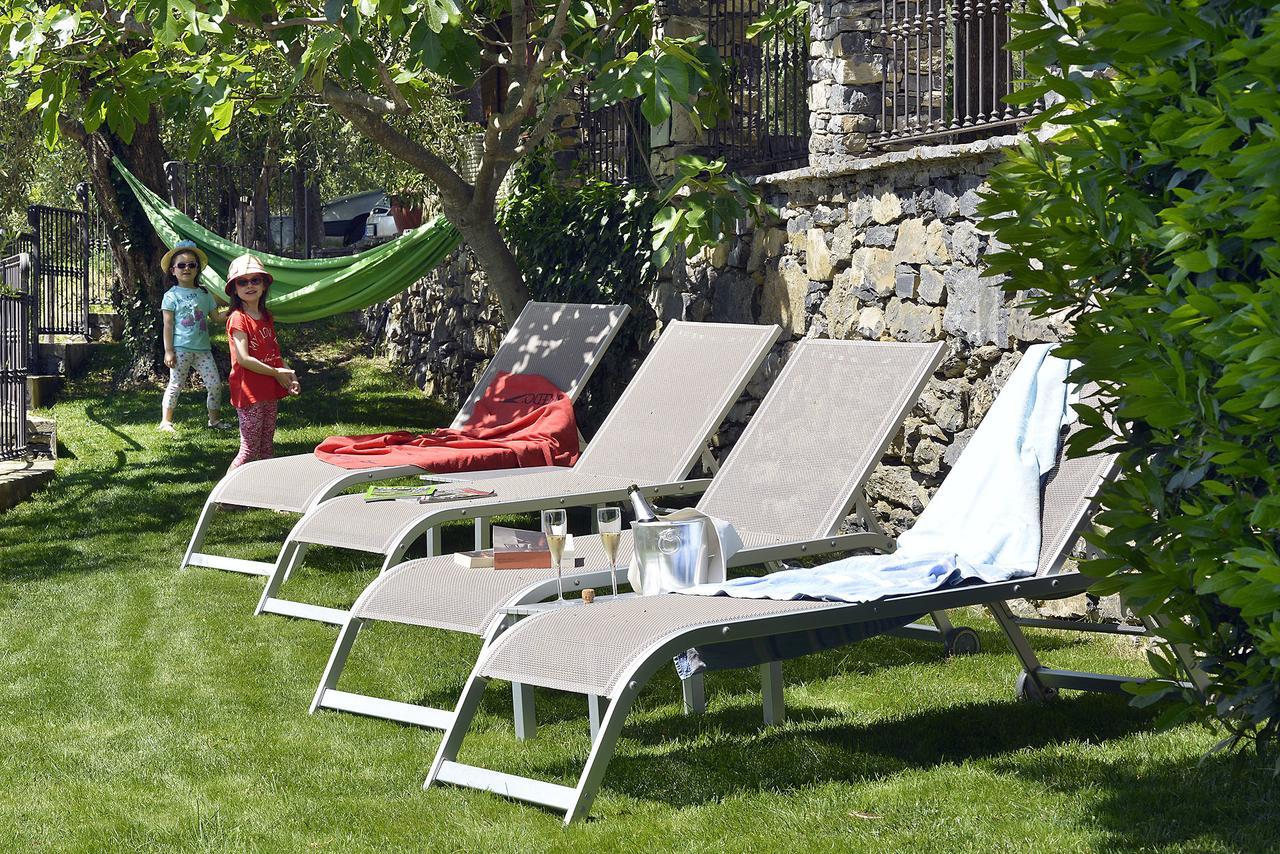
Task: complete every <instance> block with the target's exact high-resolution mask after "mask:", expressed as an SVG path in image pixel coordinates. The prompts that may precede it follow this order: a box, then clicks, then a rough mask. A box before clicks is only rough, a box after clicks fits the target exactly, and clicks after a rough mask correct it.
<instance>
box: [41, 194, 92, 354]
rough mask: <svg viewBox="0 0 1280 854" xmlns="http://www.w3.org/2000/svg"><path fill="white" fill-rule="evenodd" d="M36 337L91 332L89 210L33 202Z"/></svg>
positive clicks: (86, 333)
mask: <svg viewBox="0 0 1280 854" xmlns="http://www.w3.org/2000/svg"><path fill="white" fill-rule="evenodd" d="M27 220H28V221H29V222H30V223H31V234H32V238H33V239H34V242H35V254H34V256H33V257H32V259H31V263H32V271H33V282H34V287H33V288H32V291H33V294H34V296H35V325H36V334H37V335H88V334H89V226H88V216H87V215H86V214H85V212H84V211H73V210H69V209H67V208H51V207H46V206H44V205H31V206H30V207H29V208H27Z"/></svg>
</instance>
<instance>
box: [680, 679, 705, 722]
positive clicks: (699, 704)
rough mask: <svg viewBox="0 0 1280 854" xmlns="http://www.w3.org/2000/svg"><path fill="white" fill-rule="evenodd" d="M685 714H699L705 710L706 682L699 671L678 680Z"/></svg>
mask: <svg viewBox="0 0 1280 854" xmlns="http://www.w3.org/2000/svg"><path fill="white" fill-rule="evenodd" d="M680 693H681V695H682V696H683V698H684V713H685V714H686V715H701V714H703V713H704V712H706V710H707V684H706V681H705V680H704V679H703V678H702V674H701V673H695V674H693V675H692V676H690V677H688V678H687V679H681V680H680Z"/></svg>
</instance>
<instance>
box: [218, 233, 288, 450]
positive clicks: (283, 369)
mask: <svg viewBox="0 0 1280 854" xmlns="http://www.w3.org/2000/svg"><path fill="white" fill-rule="evenodd" d="M271 281H272V279H271V274H270V273H268V272H267V271H266V269H265V268H264V267H263V266H262V262H261V261H260V260H258V259H257V258H256V257H254V256H253V255H241V256H240V257H239V258H237V259H235V260H234V261H232V262H231V268H230V270H229V271H228V272H227V296H228V297H230V298H231V311H230V314H229V315H228V316H227V339H228V340H229V341H230V342H231V348H230V349H231V376H229V377H228V378H227V387H228V388H229V389H230V391H231V405H232V406H234V407H235V408H236V414H237V415H238V416H239V419H240V453H238V454H236V458H235V459H234V460H232V461H231V466H230V467H229V468H228V469H227V471H231V469H234V468H238V467H239V466H242V465H244V464H245V463H247V462H250V461H252V460H264V459H267V458H268V457H270V456H271V455H272V453H273V451H274V443H275V435H276V409H277V401H279V400H280V398H282V397H287V396H288V395H290V394H299V393H300V392H301V391H302V388H301V386H299V385H298V377H297V375H296V374H294V372H293V371H292V370H290V369H289V368H288V367H287V366H286V365H285V363H284V359H283V358H281V356H280V345H279V343H278V342H277V341H276V327H275V323H274V322H272V319H271V312H269V311H267V290H268V289H269V288H270V287H271Z"/></svg>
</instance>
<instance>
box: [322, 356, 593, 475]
mask: <svg viewBox="0 0 1280 854" xmlns="http://www.w3.org/2000/svg"><path fill="white" fill-rule="evenodd" d="M578 451H579V448H578V425H577V422H576V421H575V420H574V417H573V403H572V401H570V400H569V397H568V395H566V394H565V393H564V392H562V391H561V390H560V389H558V388H556V387H555V385H554V384H552V382H551V381H550V380H548V379H547V378H546V377H543V376H542V375H540V374H508V373H500V374H498V376H497V378H496V379H495V380H494V381H493V383H492V385H490V386H489V388H487V389H486V390H485V393H484V394H483V395H482V396H481V397H480V399H479V400H478V401H476V406H475V410H474V411H473V412H472V413H471V418H470V419H469V420H468V421H467V423H466V425H465V426H463V427H461V428H459V429H457V430H451V429H440V430H436V431H434V432H431V433H421V434H416V435H415V434H413V433H410V432H408V431H407V430H401V431H397V432H395V433H383V434H378V435H372V436H330V437H329V438H327V439H325V440H324V441H323V442H321V443H320V444H319V445H317V446H316V452H315V453H316V456H317V457H319V458H320V459H322V460H324V461H325V462H327V463H332V464H334V465H336V466H341V467H343V468H347V469H361V468H376V467H378V466H396V465H412V466H418V467H419V468H422V469H425V470H427V471H432V472H440V473H446V472H461V471H482V470H485V469H505V468H528V467H530V466H571V465H573V464H574V463H575V462H577V461H578Z"/></svg>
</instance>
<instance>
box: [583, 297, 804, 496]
mask: <svg viewBox="0 0 1280 854" xmlns="http://www.w3.org/2000/svg"><path fill="white" fill-rule="evenodd" d="M781 331H782V330H781V329H779V328H778V327H777V326H755V325H746V324H737V323H689V322H686V321H679V320H677V321H673V322H672V323H671V324H669V325H668V326H667V329H666V331H665V332H663V333H662V337H660V338H659V339H658V341H657V343H656V344H654V345H653V349H652V350H650V351H649V355H648V357H646V358H645V360H644V363H643V364H642V365H641V366H640V370H638V371H636V374H635V376H634V377H632V378H631V381H630V382H629V383H627V388H626V391H624V392H623V393H622V397H621V398H619V400H618V402H617V403H616V404H614V406H613V409H611V410H610V411H609V415H608V417H607V418H606V419H605V422H604V424H602V425H600V429H599V431H597V432H596V435H595V436H594V437H593V438H592V440H591V444H590V445H588V446H587V450H586V451H585V452H583V454H582V457H581V458H580V459H579V460H578V464H577V465H576V466H574V470H575V471H578V472H585V473H587V474H595V475H610V476H614V477H620V478H629V479H633V480H636V481H639V482H643V481H647V482H649V483H668V482H671V481H676V480H682V479H683V478H684V477H685V476H686V475H687V474H688V473H689V471H690V470H691V469H692V468H693V464H694V463H695V462H696V461H697V459H698V455H699V454H700V453H701V452H702V447H703V443H705V442H706V441H707V439H708V438H710V436H711V435H712V434H713V433H714V431H715V430H716V428H717V427H719V425H720V422H721V421H723V420H724V417H725V416H726V415H727V414H728V413H729V409H730V407H732V406H733V404H734V402H735V401H737V399H738V396H739V395H740V394H741V393H742V389H743V388H745V387H746V384H747V381H748V380H750V379H751V376H752V375H753V374H754V373H755V372H756V369H757V368H759V367H760V363H761V362H762V361H763V360H764V357H765V356H766V355H767V354H768V352H769V348H770V347H771V346H773V342H774V341H775V340H776V339H777V337H778V334H779V333H780V332H781Z"/></svg>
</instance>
